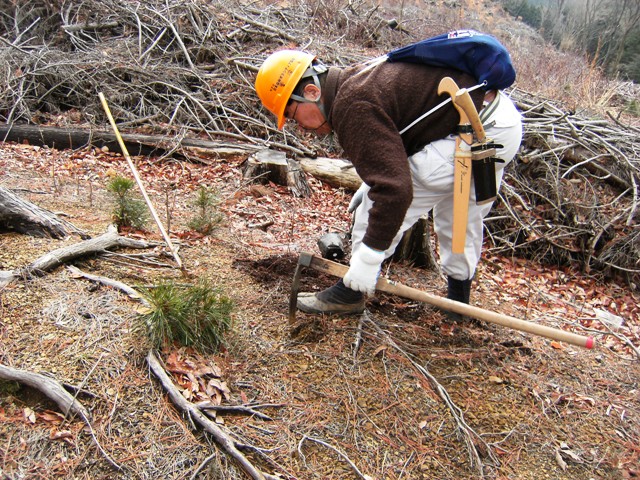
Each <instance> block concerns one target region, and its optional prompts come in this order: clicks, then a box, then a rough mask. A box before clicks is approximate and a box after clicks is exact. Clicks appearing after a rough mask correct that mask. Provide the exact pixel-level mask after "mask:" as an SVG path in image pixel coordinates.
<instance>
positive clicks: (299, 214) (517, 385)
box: [0, 143, 640, 480]
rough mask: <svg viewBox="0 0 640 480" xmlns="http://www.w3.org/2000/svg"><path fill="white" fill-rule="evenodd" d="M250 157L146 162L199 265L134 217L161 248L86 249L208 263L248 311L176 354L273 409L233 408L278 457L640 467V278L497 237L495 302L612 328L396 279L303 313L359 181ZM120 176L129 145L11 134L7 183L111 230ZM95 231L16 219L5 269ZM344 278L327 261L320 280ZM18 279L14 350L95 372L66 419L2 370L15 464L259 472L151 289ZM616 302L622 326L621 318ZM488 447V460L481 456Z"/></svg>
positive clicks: (388, 471) (280, 471) (80, 471)
mask: <svg viewBox="0 0 640 480" xmlns="http://www.w3.org/2000/svg"><path fill="white" fill-rule="evenodd" d="M242 160H243V159H240V158H227V159H213V158H210V159H202V163H188V162H184V161H182V162H178V161H175V160H167V159H165V160H162V161H160V160H158V159H153V158H151V159H150V158H138V159H136V161H137V165H138V169H139V171H140V174H141V176H142V179H143V182H144V183H145V185H146V186H147V188H148V191H149V194H150V197H151V198H152V200H153V202H154V204H155V206H156V208H157V210H158V212H159V214H160V217H161V218H162V219H163V221H164V222H165V227H167V226H168V228H169V230H170V231H171V233H172V238H174V239H175V241H176V244H178V245H179V246H180V248H179V256H180V258H181V260H182V262H183V264H184V266H185V268H186V270H187V271H188V272H189V274H190V275H189V277H185V276H183V274H182V273H181V271H180V270H179V269H177V268H175V264H174V262H173V261H172V258H171V255H170V254H169V255H168V254H167V253H168V249H167V248H166V247H163V242H162V237H161V236H160V235H159V234H158V233H157V229H156V228H155V225H153V223H152V222H150V223H149V226H148V230H146V231H136V232H128V233H124V232H123V235H125V234H126V235H129V236H132V237H134V238H143V239H146V240H153V241H155V242H157V244H158V246H157V247H156V248H154V249H150V250H152V251H149V252H138V251H135V252H134V251H114V252H112V253H109V254H105V255H100V256H96V257H91V258H84V259H82V260H79V261H76V262H74V264H75V265H76V266H77V267H78V268H80V269H81V270H83V271H86V272H90V273H92V274H95V275H100V276H103V277H107V278H112V279H114V280H119V281H121V282H124V283H126V284H127V285H129V286H131V287H133V288H140V287H143V286H148V285H153V284H157V283H158V282H160V281H165V280H168V279H173V280H175V282H178V283H186V282H193V281H194V280H195V279H197V278H207V279H209V280H211V281H212V282H213V283H214V284H215V285H216V286H218V287H220V288H222V289H223V290H224V291H225V292H226V294H227V295H228V296H229V297H231V298H232V299H233V301H234V305H235V306H234V310H233V319H234V327H233V330H232V332H230V333H229V334H227V337H226V343H225V346H224V348H223V349H222V350H221V351H220V352H219V353H218V354H216V355H209V356H204V355H200V354H197V353H196V352H194V351H191V350H189V349H185V348H179V347H175V348H171V349H166V350H164V351H162V352H159V356H160V358H161V359H162V360H163V361H164V365H165V367H166V369H167V370H168V371H169V372H171V373H172V378H173V380H174V383H175V384H176V385H179V388H180V390H181V391H182V392H183V395H185V397H186V398H188V399H190V400H191V401H194V402H196V401H202V400H205V399H207V398H209V397H210V399H211V401H214V402H217V403H221V404H222V405H223V406H224V405H244V406H253V407H254V408H255V409H259V411H260V412H261V413H262V414H264V415H266V417H260V416H256V415H246V414H243V413H242V412H240V413H238V412H236V413H218V414H217V418H216V422H217V424H218V425H219V426H220V427H221V428H223V429H225V430H226V431H227V432H229V434H230V435H231V436H232V438H234V440H235V441H236V442H237V443H238V444H242V449H241V450H242V451H243V452H244V453H245V454H246V455H247V457H248V458H249V459H250V460H251V461H252V462H253V463H254V464H255V465H256V466H258V468H260V469H261V470H262V471H264V472H269V473H271V474H272V475H274V476H279V477H280V478H283V479H305V480H306V479H309V480H311V479H359V478H370V479H380V480H382V479H394V480H396V479H472V478H480V477H481V476H482V475H481V474H480V470H479V468H483V476H484V478H491V479H523V480H534V479H535V480H540V479H559V480H560V479H571V480H573V479H575V480H578V479H580V480H585V479H591V478H593V479H603V480H604V479H607V480H609V479H629V478H638V477H639V476H640V467H639V465H640V447H639V445H640V362H639V360H640V358H639V354H638V348H639V347H640V334H639V332H640V307H639V306H638V304H639V303H640V297H639V295H638V293H637V290H636V291H635V292H634V291H633V290H632V288H631V287H629V286H627V285H625V284H623V283H621V282H616V281H613V280H609V281H605V280H602V279H598V278H596V277H594V276H589V275H586V274H584V273H582V272H580V271H577V270H573V269H569V268H553V267H547V266H541V265H539V264H536V263H535V261H533V260H527V259H520V258H506V257H504V256H497V255H493V254H492V253H491V250H490V248H487V249H486V253H485V255H484V258H483V260H482V262H481V265H480V267H479V271H478V273H477V276H476V279H477V280H476V282H475V284H474V288H473V291H472V302H473V303H474V304H475V305H477V306H480V307H483V308H486V309H489V310H493V311H496V312H500V313H505V314H509V315H513V316H515V317H518V318H522V319H526V320H530V321H533V322H538V323H541V324H544V325H547V326H551V327H554V328H559V329H564V330H568V331H572V332H574V333H577V334H580V335H585V336H586V335H591V336H594V338H595V340H596V346H595V348H594V349H592V350H586V349H583V348H579V347H575V346H571V345H567V344H563V343H560V342H555V341H551V340H548V339H546V338H542V337H538V336H533V335H529V334H524V333H521V332H518V331H515V330H510V329H507V328H504V327H500V326H497V325H493V324H485V323H483V322H471V321H467V322H464V323H459V324H458V323H449V322H448V321H446V320H445V316H444V315H443V314H442V313H441V312H438V311H437V310H436V309H434V308H433V307H431V306H429V305H426V304H420V303H416V302H413V301H408V300H406V299H402V298H400V297H394V296H390V295H386V294H378V295H376V296H375V297H374V298H372V299H370V301H369V302H368V313H367V315H366V316H362V317H360V316H336V317H317V316H311V315H304V314H302V313H298V315H297V322H296V324H295V325H291V324H290V323H289V319H288V301H289V293H290V287H291V280H292V276H293V271H294V268H295V265H296V262H297V258H298V253H299V252H300V251H311V252H316V251H317V247H316V245H315V242H316V240H317V238H319V236H320V235H321V234H323V233H326V232H328V231H339V230H343V231H344V230H346V229H347V228H348V225H349V217H348V216H347V213H346V206H347V205H348V202H349V199H350V194H349V193H348V192H344V191H342V190H336V189H334V188H331V187H329V186H327V185H325V184H323V183H321V182H319V181H317V180H314V179H310V183H311V186H312V188H313V196H312V197H311V198H307V199H301V198H296V197H294V196H292V195H291V194H290V193H289V192H288V191H287V189H286V188H284V187H280V186H275V185H264V186H256V185H250V184H248V183H246V182H245V181H244V180H243V178H242V171H241V166H240V163H241V161H242ZM116 174H121V175H125V176H129V177H130V174H129V172H128V169H127V165H126V162H125V161H124V159H123V158H122V157H121V156H119V155H114V154H111V153H108V152H102V151H99V150H95V149H82V150H77V151H70V150H64V151H57V150H53V149H49V148H40V147H35V146H30V145H18V144H9V143H7V144H2V145H1V146H0V186H2V187H5V188H9V189H13V190H14V191H16V193H18V194H19V195H21V196H22V197H23V198H24V199H26V200H29V201H31V202H33V203H35V204H37V205H40V206H42V207H44V208H47V209H49V210H51V211H53V212H56V213H57V214H58V215H59V216H61V217H64V218H65V219H66V220H68V221H70V222H72V223H73V224H74V225H75V226H76V227H78V228H79V229H81V230H83V231H85V232H87V233H89V234H90V235H92V236H97V235H100V234H102V233H104V232H105V231H106V229H107V227H108V225H109V224H110V223H111V212H112V206H111V204H110V199H109V196H108V194H107V192H106V190H105V185H106V183H107V181H108V179H109V178H112V177H113V176H114V175H116ZM200 185H206V186H208V187H213V188H215V189H217V191H218V193H219V198H220V200H221V204H220V205H219V207H218V209H219V210H220V212H221V213H223V214H224V217H225V221H224V223H223V224H222V225H221V226H220V227H219V228H218V229H217V230H216V231H215V232H214V233H213V234H212V235H210V236H202V235H197V234H195V233H194V232H191V231H189V230H188V229H187V227H186V224H187V222H188V221H189V219H190V218H191V216H192V214H193V202H194V200H195V196H196V191H197V189H198V187H199V186H200ZM167 219H169V221H167ZM270 222H273V223H272V224H271V225H269V226H268V227H263V228H262V229H261V228H254V227H255V226H256V225H266V224H267V223H270ZM167 224H169V225H167ZM79 241H80V238H79V237H78V236H77V235H71V236H69V237H68V238H66V239H63V240H52V239H43V238H34V237H30V236H25V235H19V234H16V233H11V232H9V233H2V234H0V270H13V269H17V268H20V267H23V266H25V265H28V264H30V263H31V262H33V261H34V260H35V259H37V258H39V257H41V256H42V255H45V254H47V253H48V252H50V251H52V250H54V249H56V248H59V247H62V246H68V245H72V244H74V243H77V242H79ZM142 253H145V256H142ZM172 265H173V266H172ZM385 273H386V274H387V275H388V276H389V277H390V278H392V279H394V280H397V281H400V282H402V283H403V284H405V285H409V286H411V287H415V288H419V289H421V290H425V291H427V292H429V293H433V294H436V295H445V293H446V292H445V282H444V280H443V278H442V277H441V275H440V274H439V273H437V272H432V271H425V270H420V269H415V268H411V267H410V266H407V265H405V264H401V263H392V264H390V265H389V266H388V268H387V267H385ZM334 281H335V279H334V278H329V277H328V276H326V275H324V274H320V273H317V272H315V271H312V270H310V269H307V270H305V271H304V272H303V275H302V287H303V288H302V289H303V291H304V290H313V291H317V290H320V289H322V288H325V287H327V286H329V285H331V284H332V283H333V282H334ZM0 295H1V296H0V363H1V364H3V365H7V366H11V367H13V368H18V369H22V370H26V371H30V372H35V373H46V374H48V375H51V376H52V377H54V378H56V379H57V380H58V381H60V382H61V383H63V384H64V385H68V386H75V387H76V390H74V391H75V392H76V393H77V399H78V400H79V401H80V402H81V403H82V404H83V405H84V406H85V407H86V408H88V409H89V411H90V412H91V428H88V427H87V425H86V424H85V423H84V422H83V421H82V420H81V419H78V418H67V419H65V418H64V416H63V415H61V414H60V412H59V411H58V409H57V407H56V405H55V404H54V403H53V402H51V401H50V400H49V399H48V398H46V397H44V396H43V395H42V394H41V393H40V392H38V391H36V390H34V389H30V388H28V387H25V386H22V385H19V384H15V383H12V382H0V478H3V479H5V478H6V479H26V478H48V479H51V478H63V479H85V478H86V479H89V478H90V479H101V478H105V479H106V478H110V479H112V478H122V479H129V478H131V479H147V478H148V479H157V478H163V479H182V478H200V479H204V478H208V479H222V478H224V479H234V478H237V479H241V478H247V476H246V474H245V473H243V472H242V471H241V469H240V468H239V467H238V465H237V464H236V463H235V462H234V461H232V460H231V459H230V458H229V457H228V456H226V455H225V454H224V452H223V451H222V450H221V449H220V448H219V446H218V445H216V443H215V441H214V440H213V438H212V437H211V436H210V435H209V434H207V433H204V432H203V431H202V430H201V429H199V428H196V427H195V426H194V424H193V423H192V421H190V420H189V418H187V416H186V415H184V414H183V412H181V411H179V410H178V409H176V407H175V406H174V405H173V404H172V403H171V401H170V399H169V398H168V397H167V395H166V392H165V391H164V390H163V388H162V385H161V384H160V383H159V382H158V381H157V379H156V378H155V377H154V375H153V374H152V373H151V372H150V370H149V367H148V365H147V364H146V362H145V358H146V355H147V352H148V350H149V343H148V341H147V340H146V339H145V338H144V336H142V335H141V334H140V333H139V331H138V329H136V328H135V327H136V322H137V321H139V316H138V313H137V310H138V307H139V304H138V303H137V302H135V301H134V300H132V299H131V298H129V297H128V296H127V295H125V294H123V293H122V292H119V291H117V290H114V289H112V288H108V287H105V286H98V285H95V284H93V283H92V282H89V281H87V280H85V279H78V278H75V277H74V275H72V274H71V273H70V271H69V270H68V269H67V268H64V267H61V268H59V269H56V270H55V271H52V272H49V273H47V274H45V275H43V276H41V277H35V278H30V279H28V280H19V281H16V282H14V283H12V284H10V285H8V286H6V287H5V288H4V289H3V290H1V291H0ZM598 310H603V311H608V312H609V313H611V314H615V315H618V316H620V317H621V318H622V319H623V320H624V323H623V325H622V326H621V327H620V328H618V329H613V328H611V327H608V326H607V325H606V324H605V323H604V322H603V321H601V320H599V317H598V316H597V315H596V312H597V311H598ZM212 380H215V382H213V383H212ZM214 384H215V385H216V386H217V387H216V388H212V389H209V388H204V387H206V386H210V385H214ZM78 387H80V389H79V390H78ZM443 392H444V393H443ZM443 396H444V397H447V396H448V398H449V399H450V401H451V404H449V405H447V404H446V403H445V402H444V401H443ZM451 405H453V407H451ZM452 408H453V410H452ZM452 411H455V412H456V413H457V417H456V416H454V415H453V414H452ZM456 418H458V419H463V422H462V423H460V421H459V420H456ZM465 432H466V433H465ZM470 432H471V435H469V433H470ZM469 442H471V444H472V445H475V448H473V447H472V446H471V447H470V445H469V444H468V443H469ZM487 449H488V450H487ZM471 451H476V452H478V454H479V456H480V460H481V462H482V466H481V467H478V466H477V465H472V456H471V455H470V452H471ZM116 466H117V467H116Z"/></svg>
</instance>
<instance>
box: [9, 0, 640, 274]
mask: <svg viewBox="0 0 640 480" xmlns="http://www.w3.org/2000/svg"><path fill="white" fill-rule="evenodd" d="M408 8H409V7H407V9H408ZM405 13H407V15H406V16H405V17H404V19H402V22H401V23H402V25H401V27H402V28H394V27H393V25H396V24H397V23H398V22H397V21H395V23H394V21H392V20H393V19H390V18H387V17H386V16H385V14H384V13H383V12H382V10H381V9H380V8H379V7H377V6H371V5H369V4H368V3H367V2H348V4H343V3H341V2H336V1H322V2H294V3H293V4H290V5H287V6H285V7H283V6H281V5H278V6H276V5H262V6H261V7H257V6H255V5H237V4H234V3H232V2H219V3H215V4H212V3H211V2H206V1H204V0H189V1H186V2H173V3H171V2H170V3H166V2H160V1H155V2H145V3H144V4H137V3H136V2H117V1H115V0H106V1H102V2H94V1H87V2H80V3H77V4H73V3H65V4H64V6H63V8H62V9H61V10H60V11H57V10H56V9H55V7H54V6H53V5H50V4H48V3H46V2H40V1H37V0H33V1H31V2H28V6H26V7H23V8H17V7H16V8H14V9H13V10H11V9H8V11H7V12H5V16H4V17H3V20H2V22H0V38H2V42H0V60H2V61H1V62H0V65H1V66H0V79H1V80H0V83H1V84H2V86H3V88H2V89H0V92H1V93H0V119H2V120H4V121H5V122H7V123H8V124H13V123H21V122H36V123H46V122H49V123H51V122H52V121H53V122H61V121H62V122H66V123H68V122H70V121H74V122H77V123H84V124H88V125H89V126H91V127H94V126H99V127H101V128H103V127H104V126H105V125H106V124H107V121H106V118H105V117H104V113H103V112H102V111H101V108H100V103H99V101H98V98H97V96H96V92H98V91H102V92H104V94H105V95H106V97H107V98H109V101H110V104H111V105H112V111H113V114H114V117H115V118H116V121H117V122H118V124H119V125H121V126H122V127H123V128H134V127H136V128H138V129H140V128H142V129H143V130H144V133H147V134H156V135H164V136H167V137H170V138H176V139H177V140H176V142H174V143H175V145H174V146H173V148H172V149H171V151H181V148H180V146H181V143H182V141H181V139H185V140H190V139H191V138H193V137H200V138H206V139H208V140H214V139H215V138H218V139H219V138H223V139H227V140H229V141H230V142H235V143H237V144H245V145H250V146H251V147H256V148H257V147H260V146H270V147H271V148H275V149H278V150H282V151H286V152H287V153H288V154H289V155H292V156H298V157H316V156H318V155H319V154H321V155H339V154H340V153H341V152H340V149H339V147H338V146H337V145H336V144H335V143H332V142H331V141H329V140H318V139H311V138H309V137H307V136H304V135H302V136H297V135H291V134H290V133H289V132H288V131H287V130H286V129H285V130H284V131H278V130H277V129H276V128H275V126H274V123H273V118H272V117H271V115H270V114H268V113H267V112H266V111H265V110H264V109H263V108H261V107H260V104H259V101H258V99H257V97H256V95H255V91H254V87H253V81H254V77H255V72H256V71H257V69H258V67H259V66H260V64H261V61H262V59H263V58H264V57H265V55H267V54H268V53H270V52H271V51H273V50H276V49H279V48H283V47H290V46H294V47H298V48H305V49H308V50H310V51H313V52H314V53H316V54H317V55H318V56H319V58H321V59H322V60H323V61H325V62H327V63H328V64H331V65H338V66H345V65H353V64H355V63H358V62H361V61H364V60H367V59H370V58H371V57H373V56H375V55H377V54H379V53H383V52H385V51H388V50H390V49H392V48H394V47H397V46H400V45H403V44H406V43H408V42H409V41H413V40H415V39H416V38H423V37H427V36H430V35H433V34H436V33H441V31H440V30H441V29H442V28H448V27H444V25H446V23H442V22H440V23H439V25H440V26H439V27H437V29H436V27H435V26H434V25H435V23H438V22H436V20H438V21H439V20H441V19H430V20H431V21H424V19H421V18H420V17H419V15H416V17H415V18H410V15H408V10H407V12H405ZM326 32H340V37H339V38H337V39H331V41H326V42H323V41H321V39H322V38H324V37H323V35H326ZM407 32H409V33H411V34H412V35H413V37H411V38H410V39H409V38H408V36H407ZM507 46H509V45H507ZM514 50H515V51H514V55H515V57H514V58H516V59H517V58H518V55H521V52H518V51H517V48H516V47H515V46H514ZM547 53H548V52H547ZM544 54H545V53H544V51H543V52H542V53H541V54H540V55H544ZM518 67H520V66H519V65H518ZM523 71H525V72H526V71H527V69H526V68H525V69H523ZM594 74H595V73H594V72H592V74H591V75H590V76H589V78H590V79H591V80H592V81H593V78H594V77H593V75H594ZM527 81H528V79H526V78H524V77H523V78H519V81H518V84H519V85H523V86H524V85H526V83H527ZM533 83H535V82H533V81H532V84H533ZM576 88H577V90H579V86H577V87H576ZM612 89H613V86H612V85H609V86H608V87H607V88H606V90H607V92H609V96H608V98H613V97H612V96H611V95H612V93H611V92H613V90H612ZM620 89H621V90H620V92H619V93H618V94H617V95H618V96H620V97H624V98H627V97H629V96H632V95H633V94H632V93H631V94H628V91H629V87H628V86H626V85H625V84H622V83H621V84H620ZM510 95H511V96H512V97H513V98H514V99H515V100H516V102H517V104H518V106H519V107H520V109H521V111H522V112H523V115H524V120H525V125H524V126H525V137H524V142H523V148H522V149H521V152H520V154H519V155H518V157H517V158H516V160H515V161H514V162H513V163H512V164H511V165H510V166H509V167H508V168H507V169H506V171H505V178H504V183H503V185H504V188H503V189H502V195H501V197H500V199H499V201H498V202H497V203H496V209H495V211H494V213H495V214H494V215H492V218H490V219H488V221H487V223H486V226H487V233H488V237H489V239H490V241H491V250H490V251H493V252H496V253H506V252H509V253H512V254H516V255H519V256H524V257H529V258H535V259H536V260H537V261H539V262H544V263H551V264H561V265H574V266H576V267H577V268H580V269H582V270H584V271H586V272H592V273H593V272H598V273H604V274H606V275H616V276H621V277H623V278H625V279H626V280H628V281H629V282H635V283H636V284H638V283H640V281H639V279H638V277H639V276H640V270H639V269H638V262H639V261H640V250H639V248H638V243H637V240H635V239H636V238H637V237H638V221H637V218H638V209H639V207H638V204H639V202H640V192H639V187H638V185H639V184H640V165H639V164H638V158H639V155H638V154H639V153H640V152H639V150H640V147H639V146H638V142H637V138H638V135H637V128H635V127H632V126H628V125H625V123H624V122H622V121H620V120H619V119H616V117H613V116H612V115H611V114H610V116H611V117H612V118H613V121H607V120H606V119H604V118H598V117H596V116H595V115H592V114H590V113H589V112H588V111H586V110H585V111H581V110H578V109H576V108H574V109H573V110H570V109H567V108H565V107H563V106H561V104H560V103H559V102H554V101H552V100H550V99H547V98H539V97H538V96H536V95H534V94H531V93H529V92H527V91H526V90H525V89H523V88H520V87H518V88H516V89H514V90H513V91H511V92H510Z"/></svg>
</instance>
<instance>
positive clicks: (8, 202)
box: [0, 187, 77, 238]
mask: <svg viewBox="0 0 640 480" xmlns="http://www.w3.org/2000/svg"><path fill="white" fill-rule="evenodd" d="M0 230H15V231H16V232H19V233H23V234H26V235H32V236H34V237H51V238H64V237H66V236H67V235H68V231H67V228H66V225H65V222H63V221H62V220H60V219H59V218H58V217H56V215H55V214H53V213H52V212H50V211H49V210H45V209H43V208H40V207H38V206H37V205H34V204H33V203H30V202H27V201H26V200H23V199H21V198H20V197H19V196H17V195H16V194H15V193H13V192H11V191H10V190H7V189H5V188H2V187H0ZM76 231H77V229H76Z"/></svg>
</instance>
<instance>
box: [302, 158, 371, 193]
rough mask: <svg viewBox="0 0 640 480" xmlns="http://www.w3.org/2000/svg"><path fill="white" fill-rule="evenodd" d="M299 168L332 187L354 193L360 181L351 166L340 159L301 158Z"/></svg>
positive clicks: (346, 161)
mask: <svg viewBox="0 0 640 480" xmlns="http://www.w3.org/2000/svg"><path fill="white" fill-rule="evenodd" d="M300 166H301V167H302V169H303V170H304V171H305V173H308V174H309V175H313V176H314V177H316V178H318V179H320V180H322V181H324V182H326V183H328V184H329V185H331V186H332V187H336V188H345V189H347V190H351V191H354V192H355V191H356V190H357V189H358V188H359V187H360V185H361V184H362V179H361V178H360V176H359V175H358V174H357V173H356V169H355V168H354V167H353V164H352V163H351V162H349V161H348V160H343V159H340V158H326V157H318V158H302V159H301V160H300Z"/></svg>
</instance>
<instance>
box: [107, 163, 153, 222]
mask: <svg viewBox="0 0 640 480" xmlns="http://www.w3.org/2000/svg"><path fill="white" fill-rule="evenodd" d="M134 185H135V182H134V181H133V180H131V179H130V178H125V177H121V176H119V175H118V176H115V177H113V178H112V179H111V180H110V181H109V183H108V184H107V191H109V193H111V195H112V196H113V199H114V201H115V206H114V209H113V212H112V216H113V221H114V222H115V224H116V225H117V226H118V227H133V228H137V229H140V230H141V229H143V228H144V226H145V225H146V223H147V221H148V220H149V216H148V210H147V206H146V204H145V203H144V201H143V200H140V199H139V198H135V197H134V194H133V190H132V189H133V186H134Z"/></svg>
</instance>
